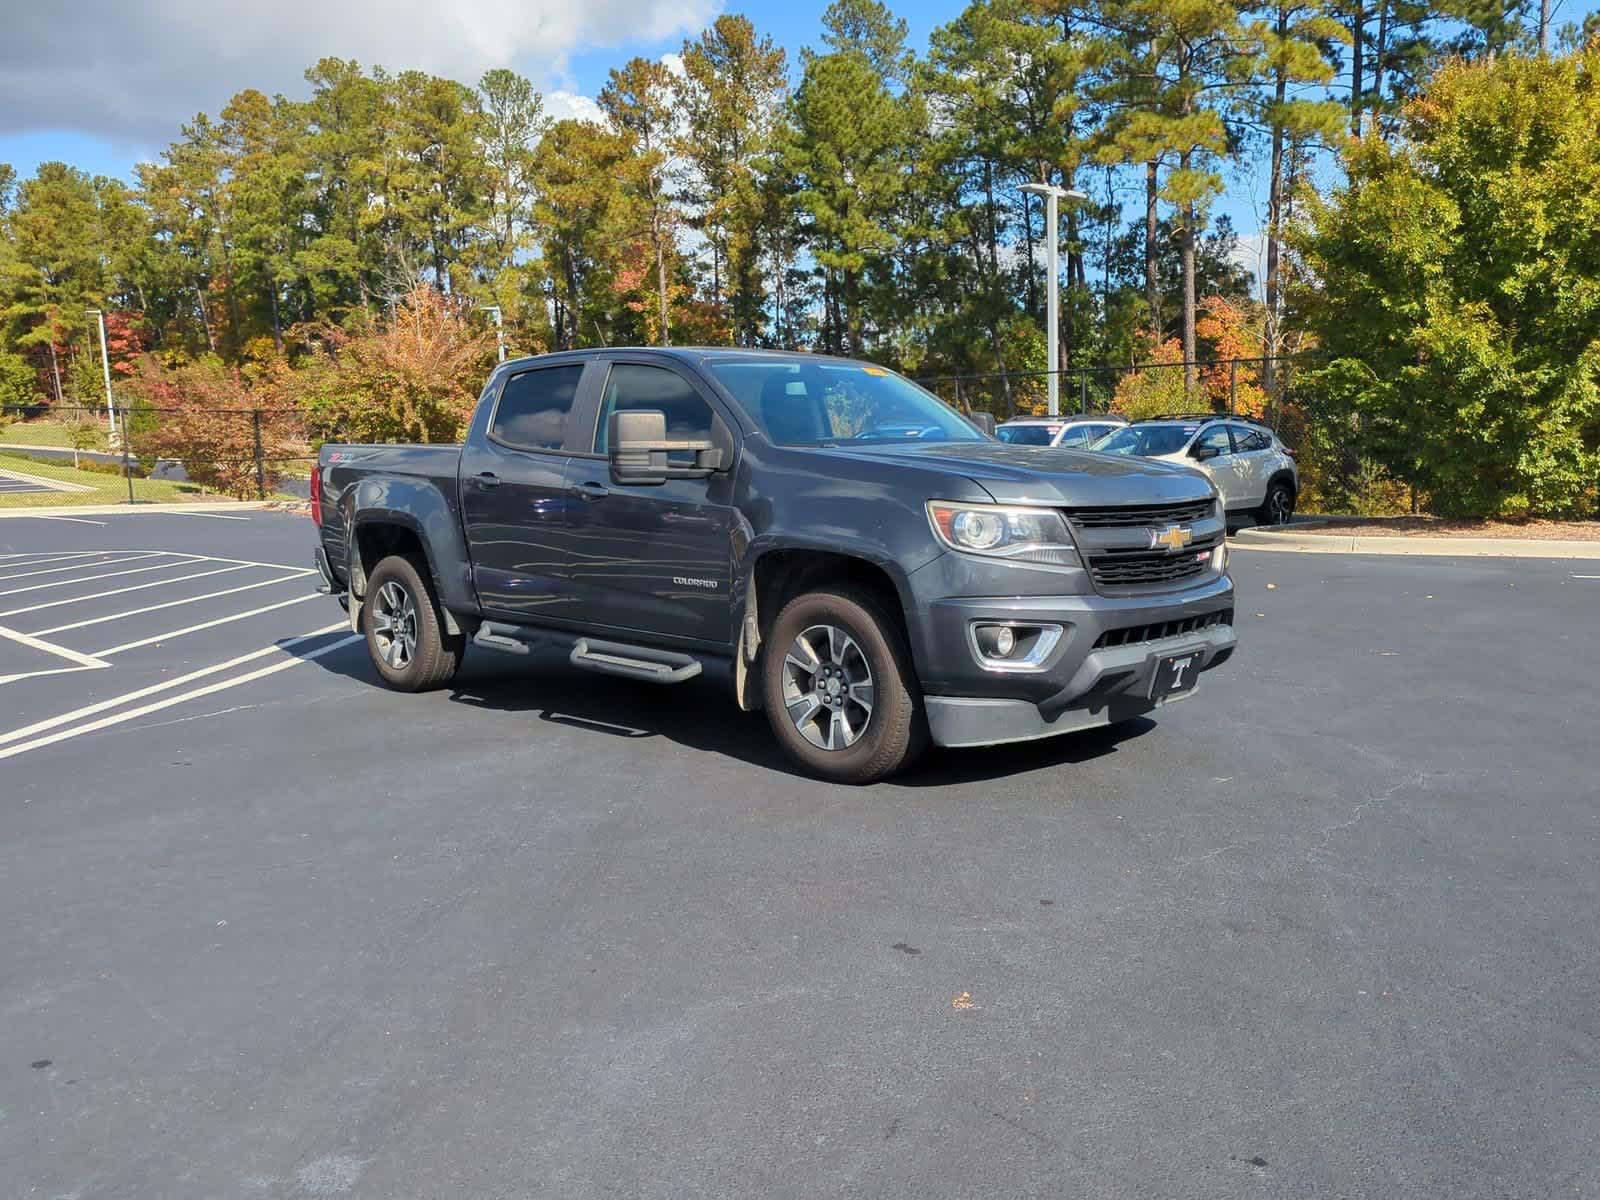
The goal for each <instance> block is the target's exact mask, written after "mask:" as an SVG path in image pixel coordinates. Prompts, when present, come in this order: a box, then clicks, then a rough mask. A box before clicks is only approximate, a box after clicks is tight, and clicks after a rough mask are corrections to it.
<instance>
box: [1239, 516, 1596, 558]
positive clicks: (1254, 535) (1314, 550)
mask: <svg viewBox="0 0 1600 1200" xmlns="http://www.w3.org/2000/svg"><path fill="white" fill-rule="evenodd" d="M1228 541H1229V543H1230V545H1231V546H1232V548H1234V549H1237V550H1290V551H1294V552H1296V553H1299V554H1406V555H1411V556H1414V557H1415V556H1427V557H1437V558H1485V557H1493V558H1581V559H1596V560H1600V542H1582V541H1556V540H1554V539H1549V538H1543V539H1540V538H1496V537H1425V536H1417V537H1382V536H1374V537H1362V536H1361V535H1359V534H1357V535H1355V536H1351V535H1350V534H1344V533H1338V534H1333V533H1310V532H1307V531H1304V530H1297V529H1296V528H1295V526H1293V525H1280V526H1277V527H1275V528H1267V529H1241V530H1240V531H1239V532H1238V533H1236V534H1234V535H1233V536H1232V537H1230V538H1229V539H1228Z"/></svg>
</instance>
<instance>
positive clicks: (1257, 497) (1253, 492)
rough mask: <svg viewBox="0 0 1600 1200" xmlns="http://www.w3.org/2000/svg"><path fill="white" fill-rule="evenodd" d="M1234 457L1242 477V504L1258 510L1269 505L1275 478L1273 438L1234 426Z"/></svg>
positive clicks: (1262, 430) (1244, 426)
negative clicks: (1271, 486)
mask: <svg viewBox="0 0 1600 1200" xmlns="http://www.w3.org/2000/svg"><path fill="white" fill-rule="evenodd" d="M1228 429H1229V432H1231V433H1232V434H1233V457H1234V463H1235V469H1236V471H1237V473H1238V476H1239V492H1240V495H1241V496H1242V497H1243V500H1242V501H1241V502H1242V503H1247V504H1249V505H1250V506H1252V507H1254V506H1256V505H1259V504H1263V503H1265V501H1266V499H1267V483H1268V481H1269V480H1270V479H1271V478H1272V465H1273V464H1272V460H1273V453H1272V436H1271V435H1270V434H1268V433H1267V431H1266V430H1265V429H1259V428H1257V427H1256V426H1254V425H1241V424H1230V425H1229V426H1228Z"/></svg>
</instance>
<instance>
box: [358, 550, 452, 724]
mask: <svg viewBox="0 0 1600 1200" xmlns="http://www.w3.org/2000/svg"><path fill="white" fill-rule="evenodd" d="M397 596H399V597H402V598H403V600H409V605H410V606H409V621H407V619H406V617H405V615H404V614H405V613H406V612H407V610H406V608H405V607H404V603H403V600H402V602H400V603H397V602H396V599H395V598H396V597H397ZM397 610H398V611H397ZM385 626H387V628H385ZM390 631H393V632H390ZM361 632H362V634H363V635H364V636H365V637H366V639H367V653H368V654H369V655H370V656H371V658H372V665H373V666H374V667H376V668H377V669H378V674H379V675H381V676H383V681H384V682H385V683H386V684H388V685H389V686H390V687H392V688H394V689H395V690H396V691H398V692H425V691H428V690H429V689H430V688H436V687H439V686H440V685H441V684H443V683H446V682H448V681H449V679H450V677H451V676H453V675H454V674H455V673H456V668H457V667H459V666H460V665H461V654H462V651H463V650H464V649H465V643H466V639H465V638H464V637H462V636H460V635H459V634H458V635H452V634H449V633H446V632H445V627H444V613H443V611H442V610H441V609H440V607H439V598H438V597H437V596H436V595H434V592H433V581H432V580H431V579H430V578H429V577H428V565H427V563H425V562H424V561H423V560H422V559H420V558H411V557H405V556H402V555H399V554H391V555H390V556H389V557H388V558H386V559H384V560H383V561H382V562H380V563H379V564H378V565H377V566H376V567H375V568H373V571H372V574H371V575H370V576H368V577H367V594H366V596H365V597H364V598H363V600H362V603H361Z"/></svg>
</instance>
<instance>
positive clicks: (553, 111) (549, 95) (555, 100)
mask: <svg viewBox="0 0 1600 1200" xmlns="http://www.w3.org/2000/svg"><path fill="white" fill-rule="evenodd" d="M544 111H545V115H546V116H547V117H549V118H550V119H551V120H553V121H565V120H566V119H568V118H569V117H570V118H572V119H573V120H577V121H593V122H594V123H595V124H596V125H603V124H604V123H605V114H604V113H603V112H601V111H600V106H599V105H598V104H596V103H595V102H594V100H593V99H591V98H590V97H588V96H580V95H578V93H577V92H568V91H554V92H546V93H545V95H544Z"/></svg>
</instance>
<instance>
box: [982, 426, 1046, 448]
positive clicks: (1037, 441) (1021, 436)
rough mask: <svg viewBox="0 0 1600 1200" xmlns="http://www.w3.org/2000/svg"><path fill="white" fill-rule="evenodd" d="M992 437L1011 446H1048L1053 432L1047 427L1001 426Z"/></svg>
mask: <svg viewBox="0 0 1600 1200" xmlns="http://www.w3.org/2000/svg"><path fill="white" fill-rule="evenodd" d="M994 435H995V437H997V438H999V439H1000V440H1001V441H1002V442H1010V443H1011V444H1012V445H1013V446H1048V445H1049V444H1050V439H1051V438H1052V437H1054V436H1055V432H1054V431H1053V430H1052V429H1051V428H1050V427H1049V426H1048V425H1002V426H1000V428H999V429H996V430H995V431H994Z"/></svg>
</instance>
